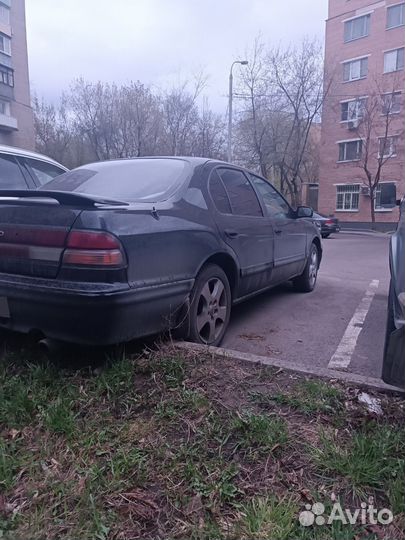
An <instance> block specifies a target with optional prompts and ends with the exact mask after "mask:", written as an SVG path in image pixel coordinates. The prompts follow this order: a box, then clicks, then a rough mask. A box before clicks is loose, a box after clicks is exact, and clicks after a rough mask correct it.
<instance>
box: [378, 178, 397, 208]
mask: <svg viewBox="0 0 405 540" xmlns="http://www.w3.org/2000/svg"><path fill="white" fill-rule="evenodd" d="M379 185H380V190H381V195H380V206H381V207H382V208H394V207H395V206H396V204H397V201H396V199H397V186H396V185H395V184H394V183H392V184H379Z"/></svg>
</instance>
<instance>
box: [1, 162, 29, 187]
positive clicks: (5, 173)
mask: <svg viewBox="0 0 405 540" xmlns="http://www.w3.org/2000/svg"><path fill="white" fill-rule="evenodd" d="M27 188H28V186H27V183H26V181H25V179H24V176H23V174H22V172H21V169H20V167H19V165H18V163H17V161H16V160H15V158H14V157H13V156H6V155H4V154H3V155H1V154H0V189H27Z"/></svg>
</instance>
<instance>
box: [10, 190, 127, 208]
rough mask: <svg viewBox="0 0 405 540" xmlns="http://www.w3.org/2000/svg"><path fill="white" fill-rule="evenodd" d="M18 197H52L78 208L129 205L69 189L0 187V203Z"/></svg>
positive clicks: (64, 204) (63, 203) (65, 204)
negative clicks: (47, 189) (50, 189)
mask: <svg viewBox="0 0 405 540" xmlns="http://www.w3.org/2000/svg"><path fill="white" fill-rule="evenodd" d="M3 197H4V198H11V197H12V198H18V199H54V200H55V201H57V202H58V203H59V204H60V205H62V206H75V207H80V208H96V207H97V206H104V205H105V206H129V203H127V202H123V201H117V200H116V199H105V198H103V197H97V196H96V195H83V194H82V193H72V192H71V191H46V190H29V189H0V203H1V204H3V203H7V202H10V203H11V202H13V203H15V201H14V200H13V201H7V200H1V199H2V198H3Z"/></svg>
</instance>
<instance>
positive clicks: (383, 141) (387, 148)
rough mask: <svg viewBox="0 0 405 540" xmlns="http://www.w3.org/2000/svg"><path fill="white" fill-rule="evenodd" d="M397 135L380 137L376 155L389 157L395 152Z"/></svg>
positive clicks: (394, 154)
mask: <svg viewBox="0 0 405 540" xmlns="http://www.w3.org/2000/svg"><path fill="white" fill-rule="evenodd" d="M397 139H398V138H397V137H396V136H395V135H394V136H392V137H380V138H379V150H378V157H383V158H389V157H394V156H396V154H397Z"/></svg>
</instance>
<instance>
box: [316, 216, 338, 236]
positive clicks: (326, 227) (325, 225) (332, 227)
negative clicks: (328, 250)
mask: <svg viewBox="0 0 405 540" xmlns="http://www.w3.org/2000/svg"><path fill="white" fill-rule="evenodd" d="M312 219H313V221H314V222H315V224H316V225H318V227H319V228H320V230H321V235H322V238H328V236H330V235H331V234H332V233H337V232H339V231H340V225H339V220H338V219H337V218H335V217H327V216H323V215H322V214H317V213H316V212H314V214H313V216H312Z"/></svg>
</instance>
